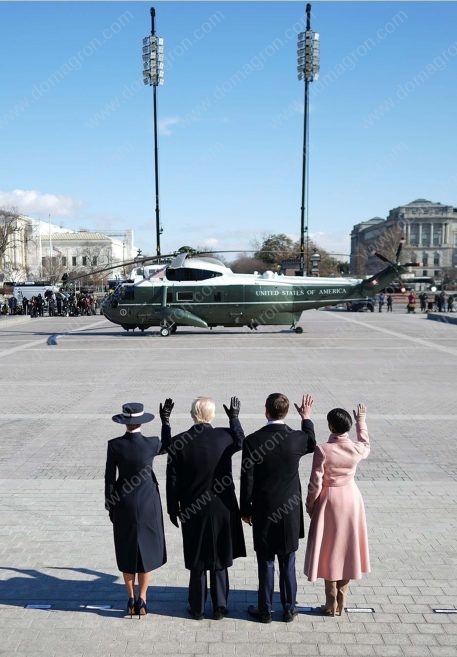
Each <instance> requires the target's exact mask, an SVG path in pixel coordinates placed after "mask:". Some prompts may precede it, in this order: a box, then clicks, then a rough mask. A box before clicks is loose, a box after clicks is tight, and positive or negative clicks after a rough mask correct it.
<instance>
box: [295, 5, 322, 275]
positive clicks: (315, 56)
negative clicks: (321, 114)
mask: <svg viewBox="0 0 457 657" xmlns="http://www.w3.org/2000/svg"><path fill="white" fill-rule="evenodd" d="M319 70H320V37H319V34H318V33H317V32H313V30H312V29H311V4H309V3H308V4H307V5H306V30H305V31H304V32H300V33H299V34H298V35H297V75H298V79H299V80H304V82H305V102H304V116H303V168H302V194H301V213H300V275H301V276H305V272H306V275H308V274H309V260H310V254H309V230H308V218H307V217H306V221H305V203H306V180H307V175H308V168H307V167H308V163H307V154H308V131H309V128H308V114H309V84H310V82H313V81H314V80H317V79H318V77H319ZM305 237H306V265H305Z"/></svg>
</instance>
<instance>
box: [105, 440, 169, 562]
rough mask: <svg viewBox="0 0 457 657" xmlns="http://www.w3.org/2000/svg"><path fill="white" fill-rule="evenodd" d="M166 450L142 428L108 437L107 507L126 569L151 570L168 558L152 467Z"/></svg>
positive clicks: (115, 541) (118, 550) (157, 489)
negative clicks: (156, 458)
mask: <svg viewBox="0 0 457 657" xmlns="http://www.w3.org/2000/svg"><path fill="white" fill-rule="evenodd" d="M164 450H165V446H164V447H162V443H161V442H160V440H159V438H157V437H152V438H147V437H146V436H143V435H142V434H141V433H140V432H132V433H128V432H127V433H126V434H125V435H124V436H121V437H120V438H114V439H113V440H110V441H108V453H107V457H106V470H105V508H106V509H107V510H108V511H109V513H110V518H111V520H112V521H113V531H114V547H115V550H116V561H117V565H118V568H119V570H120V571H122V572H124V573H138V572H149V571H150V570H155V569H156V568H160V566H162V565H163V564H164V563H166V561H167V552H166V547H165V535H164V529H163V516H162V505H161V502H160V493H159V485H158V483H157V479H156V477H155V474H154V471H153V469H152V464H153V461H154V457H155V456H157V454H161V453H163V452H164ZM116 471H117V476H116Z"/></svg>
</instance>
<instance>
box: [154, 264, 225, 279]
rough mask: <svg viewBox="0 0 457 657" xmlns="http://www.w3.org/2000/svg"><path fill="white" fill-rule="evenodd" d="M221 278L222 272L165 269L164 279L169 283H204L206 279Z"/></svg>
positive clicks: (183, 268)
mask: <svg viewBox="0 0 457 657" xmlns="http://www.w3.org/2000/svg"><path fill="white" fill-rule="evenodd" d="M216 276H222V272H219V271H208V270H207V269H186V268H185V267H182V268H180V269H167V270H166V277H167V278H168V280H169V281H205V280H207V279H208V278H216Z"/></svg>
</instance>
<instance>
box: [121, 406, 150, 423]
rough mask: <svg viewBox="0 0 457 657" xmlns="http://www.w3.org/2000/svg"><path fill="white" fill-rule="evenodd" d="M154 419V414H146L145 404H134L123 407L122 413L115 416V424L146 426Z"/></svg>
mask: <svg viewBox="0 0 457 657" xmlns="http://www.w3.org/2000/svg"><path fill="white" fill-rule="evenodd" d="M153 419H154V415H153V414H152V413H145V412H144V406H143V404H138V403H136V402H132V403H130V404H124V405H123V406H122V413H119V414H118V415H113V422H117V424H146V422H151V421H152V420H153Z"/></svg>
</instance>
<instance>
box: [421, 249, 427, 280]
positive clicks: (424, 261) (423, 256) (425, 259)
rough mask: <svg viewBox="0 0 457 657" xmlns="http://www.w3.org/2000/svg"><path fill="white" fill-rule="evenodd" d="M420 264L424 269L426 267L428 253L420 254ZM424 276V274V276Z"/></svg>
mask: <svg viewBox="0 0 457 657" xmlns="http://www.w3.org/2000/svg"><path fill="white" fill-rule="evenodd" d="M422 264H423V265H424V267H426V266H427V265H428V253H423V254H422ZM424 276H425V274H424Z"/></svg>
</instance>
